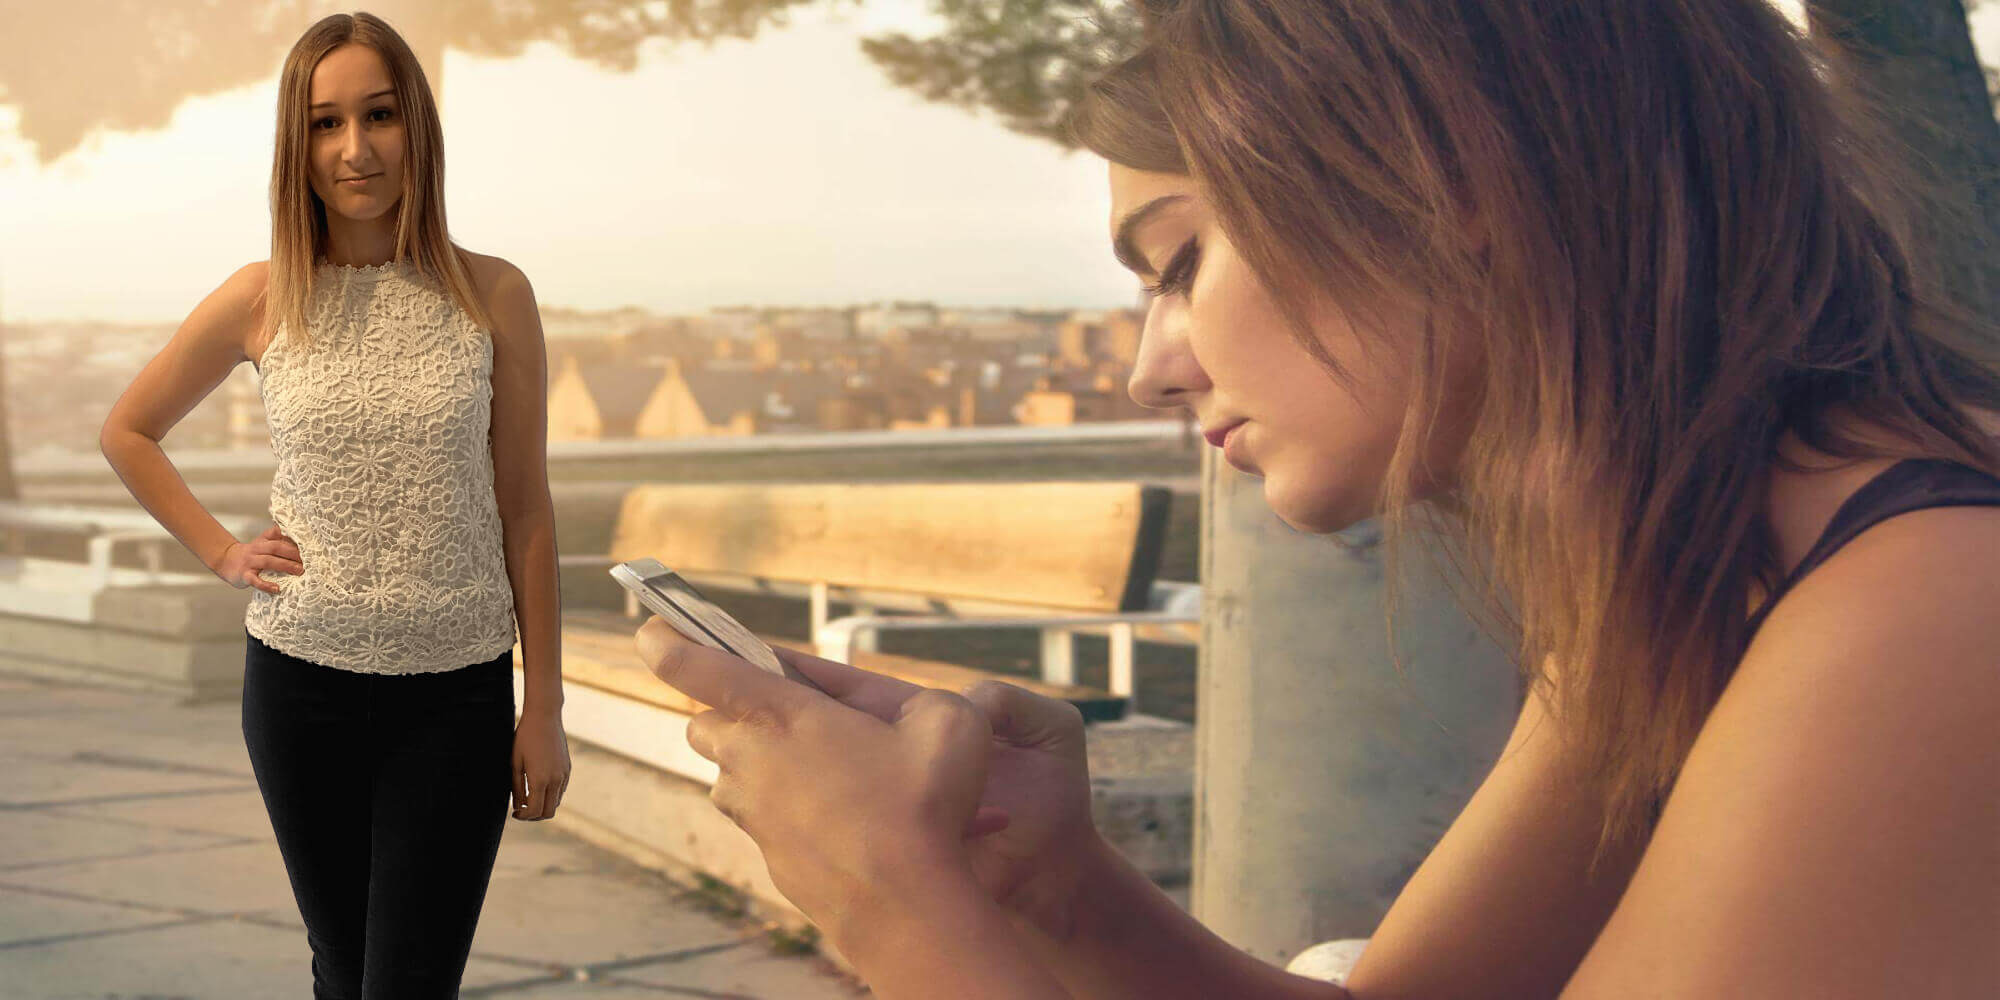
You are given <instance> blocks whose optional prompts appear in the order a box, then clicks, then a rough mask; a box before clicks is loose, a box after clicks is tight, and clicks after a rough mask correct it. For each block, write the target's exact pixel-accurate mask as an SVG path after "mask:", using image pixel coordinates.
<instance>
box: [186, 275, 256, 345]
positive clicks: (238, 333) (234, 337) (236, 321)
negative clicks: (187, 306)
mask: <svg viewBox="0 0 2000 1000" xmlns="http://www.w3.org/2000/svg"><path fill="white" fill-rule="evenodd" d="M270 283H271V262H270V261H269V260H254V261H251V262H250V263H248V264H245V265H243V266H242V267H239V268H237V269H236V270H235V271H234V272H232V273H231V274H230V275H229V277H227V278H225V279H223V281H222V284H221V285H219V286H217V287H216V289H215V291H213V292H211V293H210V294H209V297H208V298H207V299H206V300H205V301H203V302H202V304H201V305H200V306H198V307H197V308H196V316H197V317H199V318H200V319H201V320H203V322H201V323H199V324H197V326H198V328H199V330H200V331H201V332H202V333H203V334H204V336H205V337H206V338H213V339H215V340H216V341H218V342H219V344H221V345H226V346H227V347H229V348H231V349H232V350H234V351H235V352H236V353H237V355H238V357H239V358H241V359H243V360H255V359H256V358H258V357H259V356H260V355H261V354H262V353H263V352H262V350H261V348H260V346H259V343H258V342H259V337H258V331H259V328H260V327H262V325H263V319H264V292H265V290H266V289H268V288H269V287H270Z"/></svg>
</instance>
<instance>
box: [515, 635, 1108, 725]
mask: <svg viewBox="0 0 2000 1000" xmlns="http://www.w3.org/2000/svg"><path fill="white" fill-rule="evenodd" d="M642 621H643V619H628V618H624V617H623V616H617V615H613V614H607V613H601V612H565V613H564V615H563V637H562V639H563V668H562V669H563V679H564V680H566V681H570V682H573V683H577V684H583V685H586V686H588V687H593V688H597V689H599V690H603V691H610V692H612V693H615V694H619V695H623V696H625V697H627V698H633V699H636V700H638V701H643V702H646V703H648V704H653V705H658V706H660V707H662V708H668V709H672V710H674V711H676V712H680V713H683V714H688V715H692V714H694V713H695V712H699V711H701V710H702V709H703V708H705V707H706V706H704V705H701V704H700V703H698V702H696V701H695V700H694V699H692V698H689V697H687V696H686V695H684V694H681V693H680V692H679V691H676V690H674V689H673V688H670V687H668V686H667V685H665V684H663V683H661V682H660V680H659V678H657V677H654V676H653V673H652V671H651V670H648V669H647V668H646V665H645V664H644V663H643V662H642V661H641V660H640V658H639V651H638V648H637V647H636V646H635V645H634V644H633V641H632V633H634V632H637V631H638V630H639V626H640V624H641V623H642ZM760 638H763V639H764V641H765V642H768V643H770V644H771V645H773V646H783V647H785V648H787V649H795V650H800V651H802V652H808V653H809V652H811V650H810V649H808V648H806V647H808V646H810V645H811V644H810V643H808V642H805V641H804V640H788V639H774V638H771V637H769V636H763V637H760ZM514 655H515V657H516V660H517V662H518V658H519V657H520V647H519V646H518V645H517V646H515V650H514ZM855 661H856V662H855V665H856V666H858V667H861V668H863V669H866V670H873V671H875V672H876V673H881V674H887V675H888V676H891V677H895V678H897V679H899V680H904V681H908V682H909V683H911V684H919V685H922V686H924V687H934V688H944V689H946V690H952V691H956V690H958V689H960V688H962V687H964V686H965V685H968V684H971V683H973V682H974V681H978V680H982V679H985V678H988V677H999V679H1001V680H1004V681H1006V682H1008V683H1010V684H1015V685H1018V686H1020V687H1023V688H1026V689H1028V690H1030V691H1034V692H1036V693H1037V694H1042V695H1046V696H1048V697H1051V698H1057V699H1060V700H1062V701H1067V702H1069V703H1070V704H1072V705H1075V706H1076V707H1077V710H1078V711H1079V712H1081V713H1083V717H1084V719H1085V721H1100V720H1110V719H1120V718H1123V717H1124V716H1125V709H1126V699H1124V698H1122V697H1119V696H1117V695H1114V694H1111V693H1110V692H1108V691H1104V690H1101V689H1098V688H1089V687H1082V686H1079V685H1069V684H1049V683H1045V682H1043V681H1039V680H1035V679H1033V678H1026V677H1011V676H1005V677H1003V676H1000V675H997V674H993V673H990V672H988V671H984V670H977V669H974V668H972V667H962V666H958V665H956V664H952V663H941V662H938V661H935V660H925V659H920V658H917V657H912V656H899V655H897V654H894V653H863V654H860V655H858V656H856V657H855Z"/></svg>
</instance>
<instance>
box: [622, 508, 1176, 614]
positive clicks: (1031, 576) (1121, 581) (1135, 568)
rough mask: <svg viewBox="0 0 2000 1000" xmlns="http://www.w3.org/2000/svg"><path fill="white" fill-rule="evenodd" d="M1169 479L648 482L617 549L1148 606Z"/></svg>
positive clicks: (1078, 605)
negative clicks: (1150, 481)
mask: <svg viewBox="0 0 2000 1000" xmlns="http://www.w3.org/2000/svg"><path fill="white" fill-rule="evenodd" d="M1169 499H1170V497H1169V492H1168V490H1167V489H1166V488H1165V487H1161V486H1151V485H1146V484H1143V483H1131V482H1104V483H1096V482H1082V483H1049V482H1038V483H843V484H818V483H815V484H800V485H789V484H787V485H767V484H699V485H648V486H641V487H637V488H635V489H633V490H632V492H630V493H629V494H627V495H626V497H625V502H624V505H623V506H622V507H621V508H620V511H619V516H618V524H617V527H616V530H615V532H614V534H613V536H612V540H611V551H610V556H611V558H613V559H616V560H620V561H623V560H627V559H638V558H642V557H645V556H651V557H653V558H655V559H658V560H660V562H662V563H664V564H666V566H667V567H668V568H670V569H682V570H688V571H708V572H717V573H734V574H740V575H743V576H748V577H753V578H763V579H771V580H804V581H822V582H826V583H830V584H838V585H844V586H852V587H865V588H871V589H881V590H895V591H906V592H910V593H923V594H936V595H941V596H953V597H967V598H979V599H986V600H994V601H1011V602H1018V603H1022V604H1031V605H1042V606H1046V607H1051V608H1074V609H1079V610H1091V611H1134V610H1140V609H1143V608H1145V607H1146V601H1147V596H1148V593H1149V591H1150V588H1151V586H1152V583H1153V576H1154V573H1155V572H1156V571H1157V570H1158V567H1159V557H1160V548H1161V545H1162V544H1163V542H1164V540H1165V537H1166V528H1167V505H1168V502H1169Z"/></svg>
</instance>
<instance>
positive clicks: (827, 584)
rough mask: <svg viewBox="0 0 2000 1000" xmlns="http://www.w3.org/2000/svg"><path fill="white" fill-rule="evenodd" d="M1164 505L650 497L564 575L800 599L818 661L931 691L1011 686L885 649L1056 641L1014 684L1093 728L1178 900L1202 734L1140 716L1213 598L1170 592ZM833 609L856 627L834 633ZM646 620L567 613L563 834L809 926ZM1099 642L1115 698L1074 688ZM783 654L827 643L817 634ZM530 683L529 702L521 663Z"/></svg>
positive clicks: (1115, 817)
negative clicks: (896, 636)
mask: <svg viewBox="0 0 2000 1000" xmlns="http://www.w3.org/2000/svg"><path fill="white" fill-rule="evenodd" d="M1167 499H1168V497H1167V491H1165V490H1164V489H1160V488H1158V487H1153V486H1148V485H1144V484H1139V483H1115V482H1114V483H991V484H974V485H934V484H869V485H851V484H841V485H789V484H788V485H770V486H751V485H657V486H653V485H649V486H642V487H638V488H635V489H633V490H632V491H631V492H630V493H628V494H627V495H626V496H625V498H624V500H623V502H622V504H621V506H620V508H619V513H618V515H617V523H616V525H615V530H614V532H613V534H612V541H611V544H610V546H609V549H610V551H609V552H608V553H606V554H604V555H568V556H563V557H562V558H561V564H562V567H563V569H564V571H565V572H566V573H577V572H589V573H602V572H604V570H605V568H606V567H607V566H608V565H610V564H611V563H613V562H621V561H625V560H628V559H633V558H638V557H642V556H651V557H654V558H657V559H659V560H660V561H661V562H663V563H665V564H666V565H667V566H669V567H671V568H673V569H674V570H676V571H677V572H679V573H681V574H682V575H683V576H685V577H687V578H688V579H689V580H690V581H692V582H693V583H695V585H696V586H698V587H700V588H702V590H703V592H704V593H707V594H708V595H709V596H710V597H712V598H714V599H716V600H717V601H718V602H719V603H721V604H723V605H724V606H725V607H727V606H728V605H729V604H730V594H731V593H736V594H743V593H751V594H763V595H781V596H785V597H789V598H794V599H799V600H802V601H804V602H805V603H806V604H807V615H806V617H807V618H808V620H807V621H805V622H802V623H801V624H802V626H803V627H802V628H801V629H800V631H801V632H802V633H804V634H805V635H809V636H815V637H817V638H818V639H819V640H820V642H819V644H818V648H819V649H820V651H821V652H835V653H837V652H839V649H840V648H842V647H843V645H844V648H845V649H846V650H847V651H848V653H849V654H850V656H848V657H841V658H842V659H847V660H848V661H849V662H854V663H856V664H857V665H859V666H863V667H866V668H868V669H871V670H877V671H881V672H884V673H888V674H891V675H893V676H897V677H901V678H903V679H905V680H908V681H911V682H912V683H917V684H923V685H926V686H932V687H941V688H949V689H957V688H960V687H963V686H964V685H965V684H968V683H971V682H972V681H974V680H976V679H978V678H981V677H987V676H992V675H991V674H989V673H987V672H985V671H981V670H976V669H973V668H972V667H968V666H966V665H963V664H954V663H945V662H939V661H935V660H927V659H920V658H916V657H909V656H898V655H894V654H890V653H884V652H880V651H878V650H875V649H873V648H872V645H873V644H872V642H869V641H868V640H869V639H871V638H872V637H873V636H875V635H878V634H880V633H881V632H883V631H888V630H894V629H896V628H906V627H918V628H929V629H937V628H989V627H995V626H996V625H1006V626H1018V627H1022V628H1030V629H1034V630H1037V631H1039V632H1041V633H1042V635H1043V640H1042V643H1041V646H1042V651H1043V660H1042V668H1043V676H1042V678H1040V679H1039V680H1037V679H1026V678H1015V677H1008V678H1006V679H1007V680H1008V681H1009V682H1011V683H1018V684H1021V685H1022V686H1024V687H1029V688H1031V689H1036V690H1040V691H1042V692H1043V693H1046V694H1048V695H1050V696H1051V697H1058V698H1063V699H1065V700H1068V701H1070V702H1071V703H1072V704H1075V705H1077V706H1078V707H1079V709H1080V710H1082V711H1083V712H1084V714H1085V716H1086V718H1087V719H1088V720H1089V725H1090V736H1089V739H1088V741H1087V748H1088V750H1089V753H1090V757H1091V760H1090V768H1091V779H1092V780H1091V809H1092V813H1093V816H1094V817H1095V818H1096V821H1097V824H1098V827H1099V829H1100V830H1101V831H1103V832H1104V835H1105V837H1106V839H1107V840H1109V841H1110V842H1111V843H1113V844H1115V845H1117V846H1118V848H1119V849H1120V850H1121V851H1123V852H1124V853H1125V855H1126V856H1127V857H1128V858H1129V859H1131V860H1132V861H1133V863H1134V864H1135V865H1137V866H1138V867H1139V868H1140V870H1142V871H1145V872H1146V873H1147V874H1149V875H1151V876H1153V877H1154V878H1156V879H1159V880H1162V881H1163V883H1168V884H1172V883H1178V882H1180V881H1183V880H1185V879H1186V878H1187V876H1188V874H1189V870H1190V865H1191V850H1190V845H1191V843H1192V837H1193V833H1192V830H1193V805H1192V802H1193V764H1192V761H1193V731H1192V727H1190V726H1188V725H1186V724H1185V723H1180V722H1176V721H1172V720H1166V719H1158V718H1153V717H1149V716H1144V715H1139V714H1136V713H1132V712H1129V711H1128V710H1127V709H1128V704H1129V700H1130V694H1131V673H1132V671H1131V645H1132V641H1133V640H1134V639H1135V638H1136V639H1142V640H1147V641H1164V642H1180V643H1192V642H1193V641H1194V639H1195V637H1196V636H1197V634H1198V630H1197V629H1198V621H1199V611H1200V591H1199V589H1198V588H1196V587H1194V586H1193V585H1191V584H1163V583H1161V582H1160V581H1155V580H1154V579H1152V577H1153V573H1154V569H1155V567H1156V566H1157V565H1158V557H1159V552H1160V547H1161V545H1162V542H1163V538H1164V534H1165V528H1166V523H1167V519H1166V514H1167V509H1166V508H1167ZM836 602H838V603H847V604H852V605H854V606H855V608H856V613H855V614H853V615H850V616H848V617H847V618H844V619H832V620H829V617H828V607H829V605H831V604H834V603H836ZM638 610H639V605H638V603H637V601H628V602H627V608H626V610H625V611H624V612H620V611H618V610H615V609H609V608H606V609H581V608H579V609H571V610H566V611H565V612H564V613H563V636H562V639H563V667H562V669H563V698H564V701H563V724H564V728H565V730H566V732H567V733H568V735H569V737H570V753H571V757H572V760H573V762H574V768H575V771H574V774H575V777H574V780H573V781H572V783H571V784H570V786H569V788H568V790H567V791H566V792H565V794H564V799H563V808H562V810H561V811H560V812H558V813H557V815H556V823H557V825H558V826H560V827H561V828H563V829H564V830H566V831H568V832H570V833H572V834H575V835H577V836H579V837H582V838H583V839H585V840H588V841H590V842H592V843H595V844H597V845H598V846H601V847H604V848H607V849H609V850H612V851H615V852H618V853H620V854H623V855H625V856H626V857H628V858H630V859H632V860H635V861H637V862H639V863H641V864H644V865H647V866H649V867H652V868H656V869H659V870H662V871H665V872H667V873H668V874H670V875H672V876H675V877H677V878H681V879H683V880H694V879H697V878H712V879H717V880H720V881H721V882H723V883H726V884H728V885H731V886H734V887H736V888H737V889H739V890H741V891H742V892H743V894H744V898H745V900H746V902H747V903H748V904H749V905H750V906H751V907H752V908H753V909H754V910H755V911H756V912H758V913H760V914H762V915H764V916H766V917H769V918H771V919H774V920H777V921H780V922H782V923H787V924H794V925H796V924H799V923H801V922H802V920H803V918H802V917H801V916H800V915H799V914H798V913H797V912H796V910H793V909H791V907H790V906H789V904H788V903H786V902H785V900H784V898H783V896H782V894H780V893H779V892H778V891H777V889H776V887H775V886H774V885H772V884H771V882H770V879H769V873H768V872H767V871H766V870H765V868H764V864H763V858H762V855H761V854H760V853H759V852H758V850H757V848H756V845H755V844H754V843H752V842H751V841H750V840H749V838H748V837H747V836H746V835H745V834H743V832H742V831H741V830H739V829H737V828H736V827H735V826H734V825H732V824H731V823H730V822H729V821H728V820H727V819H726V818H725V817H723V816H722V815H721V814H720V813H718V812H716V810H715V809H714V808H713V806H712V805H711V804H710V803H709V802H708V793H709V788H710V786H711V785H712V784H713V782H714V781H715V777H716V768H715V765H714V764H713V763H711V762H710V761H708V760H706V759H704V758H702V757H701V756H699V755H698V754H696V753H695V752H694V751H693V750H691V749H689V748H688V745H687V722H688V719H689V718H690V717H691V716H692V715H693V714H694V713H695V712H697V711H699V710H700V707H701V706H699V705H696V704H694V703H692V702H691V701H689V700H688V699H687V698H685V697H684V696H682V695H681V694H679V693H678V692H676V691H674V690H673V689H671V688H669V687H667V686H666V685H665V684H663V683H661V682H660V681H659V680H658V679H657V678H655V677H654V676H653V675H652V673H651V671H650V670H649V669H648V668H647V665H646V664H645V663H643V662H641V660H640V658H639V653H638V649H637V646H636V644H635V642H634V640H633V633H634V632H635V631H636V630H637V629H638V627H639V623H640V617H639V615H638ZM889 612H902V613H901V614H891V613H889ZM1093 630H1094V631H1096V632H1098V633H1100V634H1105V635H1108V636H1110V638H1111V648H1112V658H1113V660H1114V663H1113V669H1112V671H1111V675H1112V679H1113V685H1112V689H1111V690H1106V689H1099V688H1091V687H1085V686H1081V685H1078V684H1075V683H1074V680H1075V678H1074V677H1073V676H1070V674H1071V672H1072V667H1073V661H1072V659H1071V657H1070V655H1069V640H1070V638H1071V637H1072V636H1073V635H1074V634H1076V633H1079V632H1091V631H1093ZM1121 633H1122V638H1121ZM766 639H767V641H770V642H771V643H772V645H774V646H790V647H792V648H798V649H813V648H815V643H814V642H813V641H812V640H811V639H806V638H797V639H785V638H773V637H769V636H767V637H766ZM1121 645H1122V647H1123V652H1122V653H1121V652H1120V647H1121ZM1121 656H1122V657H1123V661H1124V663H1123V665H1122V666H1120V665H1119V664H1118V663H1117V662H1115V661H1117V660H1118V659H1119V658H1120V657H1121ZM515 684H516V697H517V703H518V698H519V697H520V695H521V692H522V691H523V678H522V676H521V673H520V669H519V666H518V652H517V666H516V670H515ZM835 957H836V958H837V957H838V956H835Z"/></svg>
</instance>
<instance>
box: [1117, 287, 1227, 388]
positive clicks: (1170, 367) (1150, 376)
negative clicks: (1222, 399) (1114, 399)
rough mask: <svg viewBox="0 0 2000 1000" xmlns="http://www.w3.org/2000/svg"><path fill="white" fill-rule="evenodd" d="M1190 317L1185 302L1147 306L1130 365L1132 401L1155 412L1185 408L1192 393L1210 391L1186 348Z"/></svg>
mask: <svg viewBox="0 0 2000 1000" xmlns="http://www.w3.org/2000/svg"><path fill="white" fill-rule="evenodd" d="M1189 332H1190V330H1189V318H1188V311H1187V306H1186V304H1185V303H1184V302H1181V301H1178V300H1173V299H1154V300H1153V301H1152V303H1150V304H1149V305H1148V306H1147V307H1146V322H1145V325H1144V326H1143V327H1141V328H1140V331H1139V355H1138V357H1137V358H1136V359H1135V360H1134V361H1133V363H1132V377H1131V379H1130V380H1129V381H1128V382H1127V383H1126V391H1127V392H1129V393H1131V395H1132V401H1133V402H1136V403H1138V404H1139V405H1140V406H1145V407H1151V408H1152V409H1156V410H1165V409H1172V408H1173V407H1176V406H1188V405H1191V403H1192V398H1191V397H1192V396H1193V395H1194V394H1195V393H1199V392H1206V391H1207V390H1208V389H1209V381H1208V373H1207V372H1205V371H1203V370H1202V368H1201V363H1200V362H1198V361H1196V360H1195V357H1194V351H1193V350H1192V349H1191V348H1190V347H1189V345H1188V334H1189Z"/></svg>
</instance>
